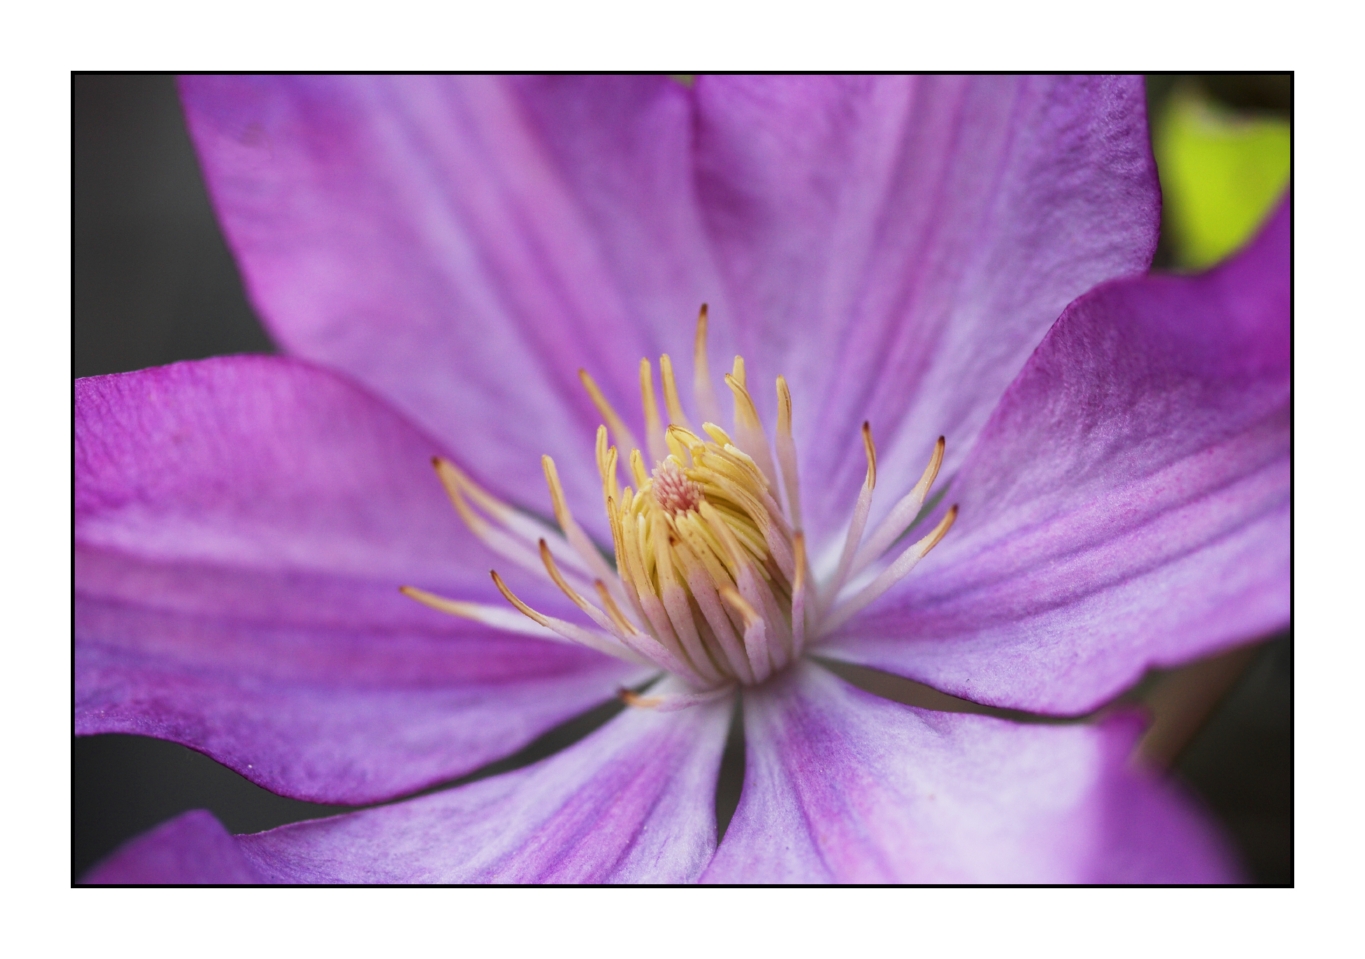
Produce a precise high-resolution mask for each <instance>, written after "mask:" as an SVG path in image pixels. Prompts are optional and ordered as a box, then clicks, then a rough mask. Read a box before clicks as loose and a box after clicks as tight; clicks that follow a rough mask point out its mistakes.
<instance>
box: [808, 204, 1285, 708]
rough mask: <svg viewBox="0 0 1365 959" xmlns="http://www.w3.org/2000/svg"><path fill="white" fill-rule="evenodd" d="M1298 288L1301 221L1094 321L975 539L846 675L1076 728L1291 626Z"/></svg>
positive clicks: (1040, 370) (1114, 290) (980, 518)
mask: <svg viewBox="0 0 1365 959" xmlns="http://www.w3.org/2000/svg"><path fill="white" fill-rule="evenodd" d="M1289 282H1290V274H1289V206H1288V204H1287V203H1286V204H1285V205H1284V206H1283V207H1282V208H1281V209H1280V211H1279V212H1278V213H1277V214H1276V216H1275V217H1274V218H1273V220H1272V221H1271V222H1270V223H1269V225H1268V226H1267V227H1266V229H1265V231H1264V232H1263V233H1262V235H1261V236H1260V237H1259V238H1258V239H1257V240H1256V241H1255V242H1254V243H1253V244H1252V245H1251V246H1250V247H1248V248H1247V249H1246V250H1245V251H1244V252H1243V253H1242V254H1241V255H1240V256H1238V257H1237V258H1236V259H1234V260H1233V261H1231V262H1229V263H1227V264H1226V265H1225V266H1223V267H1222V268H1220V269H1217V270H1214V271H1213V272H1211V273H1208V274H1205V275H1203V276H1197V277H1183V278H1180V277H1161V276H1154V277H1146V278H1142V279H1133V280H1127V281H1123V282H1118V283H1114V284H1111V285H1109V286H1106V287H1102V288H1101V289H1099V290H1096V291H1095V292H1094V293H1092V294H1089V295H1087V296H1086V297H1083V298H1082V299H1080V300H1078V301H1077V302H1076V303H1075V304H1074V305H1073V306H1072V307H1071V308H1070V309H1069V310H1068V311H1067V313H1066V314H1065V315H1064V316H1063V317H1062V319H1061V320H1059V321H1058V323H1057V325H1056V327H1055V328H1054V329H1053V330H1052V332H1051V333H1050V334H1049V336H1048V338H1047V339H1046V340H1045V341H1044V342H1043V344H1042V346H1040V347H1039V349H1038V351H1037V352H1036V353H1035V354H1034V356H1033V357H1032V359H1030V361H1029V364H1028V366H1027V367H1026V368H1025V369H1024V372H1023V373H1022V374H1021V375H1020V377H1019V379H1018V380H1016V381H1015V383H1014V384H1013V386H1011V387H1010V390H1009V392H1008V393H1006V395H1005V398H1004V399H1003V400H1002V402H1001V404H1000V408H999V409H998V410H997V411H996V413H995V415H994V417H993V418H992V420H991V422H990V423H989V424H988V425H987V427H986V429H985V431H984V432H983V434H982V437H981V440H980V442H979V443H978V445H977V447H976V449H975V450H974V451H973V452H972V455H971V457H970V458H969V460H968V461H967V463H966V464H964V466H963V468H962V471H961V473H960V474H959V476H958V478H957V480H956V482H955V483H954V484H953V487H952V490H951V494H950V497H949V498H950V500H951V501H954V502H958V503H960V504H961V513H960V514H959V518H958V521H957V524H956V525H955V526H954V527H953V529H952V531H951V532H950V533H949V534H948V536H947V538H946V539H945V540H944V541H943V542H942V543H941V544H940V545H939V546H938V548H937V549H936V550H935V551H934V552H933V553H931V554H929V557H928V558H927V559H926V560H925V561H924V563H923V564H921V566H920V568H919V569H918V570H916V571H915V573H914V574H912V575H911V576H910V577H908V578H907V579H906V580H905V581H904V583H903V585H902V586H901V587H900V589H899V590H898V591H897V592H896V593H894V594H892V596H891V597H890V598H889V599H883V600H882V601H881V602H880V603H878V604H873V605H872V606H870V607H869V608H868V610H867V612H866V613H865V614H864V615H863V616H862V617H860V618H859V617H855V618H854V619H853V620H852V621H850V622H849V624H848V625H847V626H846V627H845V628H844V629H843V631H842V635H841V636H839V637H836V638H835V639H834V640H832V641H831V653H832V654H833V655H837V656H839V657H841V658H847V659H850V660H853V661H855V662H860V663H864V664H867V665H871V666H877V667H880V668H882V669H886V670H888V671H891V672H895V673H900V674H901V675H905V676H909V677H912V678H914V679H917V680H920V681H922V682H925V683H928V684H930V685H932V686H935V687H937V688H939V689H942V690H944V691H945V692H951V693H955V694H957V695H959V696H964V697H966V698H969V699H973V700H976V701H977V702H983V703H990V704H993V705H1000V706H1012V707H1017V708H1021V709H1030V710H1036V711H1045V712H1060V713H1080V712H1084V711H1086V710H1089V709H1091V708H1093V707H1095V706H1096V705H1098V704H1100V703H1102V702H1104V701H1105V700H1107V699H1108V698H1109V697H1111V696H1113V695H1114V694H1115V693H1117V692H1118V691H1120V690H1121V689H1123V688H1125V687H1126V686H1128V685H1130V684H1131V683H1132V682H1133V681H1135V680H1136V679H1137V678H1138V676H1140V675H1141V673H1142V671H1143V670H1144V669H1146V668H1147V667H1149V666H1162V665H1171V664H1176V663H1181V662H1185V661H1188V660H1190V659H1194V658H1197V657H1199V656H1202V655H1206V654H1209V653H1212V652H1214V651H1216V650H1218V649H1221V648H1224V647H1226V646H1229V645H1233V644H1236V643H1241V642H1246V641H1248V640H1252V639H1256V638H1258V637H1260V636H1264V635H1266V634H1269V633H1271V632H1273V631H1274V630H1276V629H1278V628H1280V627H1281V626H1283V625H1284V624H1286V623H1287V622H1288V621H1289V583H1290V580H1289V561H1290V556H1289V503H1290V488H1289V482H1290V363H1289V311H1290V286H1289ZM835 647H837V651H836V650H835Z"/></svg>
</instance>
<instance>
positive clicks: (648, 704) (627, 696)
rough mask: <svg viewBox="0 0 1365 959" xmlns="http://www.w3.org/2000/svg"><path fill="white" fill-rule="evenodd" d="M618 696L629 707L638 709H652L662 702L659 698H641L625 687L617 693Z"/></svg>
mask: <svg viewBox="0 0 1365 959" xmlns="http://www.w3.org/2000/svg"><path fill="white" fill-rule="evenodd" d="M616 695H617V696H619V697H620V698H621V702H623V703H625V704H626V705H627V706H634V707H635V708H636V709H652V708H654V707H655V706H657V705H659V703H660V702H661V701H662V700H660V699H659V698H658V697H657V696H641V695H640V694H639V693H637V692H634V691H633V690H629V689H626V688H625V687H624V686H622V687H621V688H620V689H618V690H617V691H616Z"/></svg>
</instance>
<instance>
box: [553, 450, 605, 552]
mask: <svg viewBox="0 0 1365 959" xmlns="http://www.w3.org/2000/svg"><path fill="white" fill-rule="evenodd" d="M540 466H541V469H543V470H544V471H545V484H546V485H547V486H549V487H550V502H551V503H552V504H553V506H554V511H555V522H557V523H559V528H560V529H562V530H563V531H564V538H565V539H566V540H568V542H569V545H570V546H572V547H573V550H574V552H575V553H577V554H578V556H579V558H580V559H581V560H582V561H583V564H584V565H585V566H587V568H588V569H589V570H591V571H592V572H593V573H594V574H595V575H597V576H601V577H605V578H612V577H613V576H614V573H613V572H612V569H611V567H610V566H608V565H607V561H606V560H605V559H603V558H602V554H601V553H599V552H598V551H597V547H596V546H595V545H594V544H593V541H592V540H590V539H588V534H587V533H585V532H583V528H582V527H581V526H579V525H578V523H577V521H576V520H574V518H573V513H571V512H570V511H569V502H568V500H567V499H565V497H564V487H563V486H561V485H560V483H559V470H558V469H556V468H555V461H554V460H553V459H551V458H550V457H549V456H548V455H545V456H542V457H541V458H540ZM540 542H541V544H542V546H543V545H544V543H545V540H543V539H542V540H541V541H540Z"/></svg>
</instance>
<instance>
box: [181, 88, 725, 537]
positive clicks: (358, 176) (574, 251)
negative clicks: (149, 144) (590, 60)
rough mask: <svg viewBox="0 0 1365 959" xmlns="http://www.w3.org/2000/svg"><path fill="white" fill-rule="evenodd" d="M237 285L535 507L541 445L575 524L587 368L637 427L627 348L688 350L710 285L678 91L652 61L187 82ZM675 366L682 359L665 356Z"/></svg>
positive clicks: (587, 461) (581, 494)
mask: <svg viewBox="0 0 1365 959" xmlns="http://www.w3.org/2000/svg"><path fill="white" fill-rule="evenodd" d="M181 90H182V95H183V97H184V101H185V105H186V109H187V112H188V115H189V120H190V129H191V132H192V134H193V137H194V140H195V143H196V145H197V147H198V149H199V153H200V156H201V158H202V161H203V164H204V169H205V174H206V177H207V179H208V183H209V187H210V190H211V192H212V194H213V197H214V200H215V202H216V205H217V208H218V213H219V217H220V220H221V222H222V224H223V227H224V230H225V232H226V234H227V237H228V240H229V242H230V244H231V246H232V248H233V250H234V251H235V252H236V254H237V257H238V261H239V263H240V265H241V267H242V270H243V273H244V276H245V279H246V284H247V287H248V289H249V290H250V293H251V297H252V300H253V302H254V303H255V305H256V307H257V309H258V310H259V311H260V313H261V315H262V317H263V318H264V319H265V321H266V323H267V325H268V326H269V327H270V329H271V330H272V332H273V333H274V335H275V337H276V338H277V339H278V340H279V342H281V343H282V344H283V345H284V346H285V347H286V348H287V349H289V350H290V351H291V352H294V353H296V354H298V355H301V356H305V357H307V358H309V359H313V360H318V361H321V362H323V363H325V364H327V365H329V366H333V367H336V368H338V369H342V370H345V371H347V372H348V373H351V374H353V375H354V376H356V377H357V378H358V379H360V380H361V381H362V382H364V383H366V384H367V385H369V386H370V387H372V388H373V389H375V390H377V391H378V392H380V393H381V394H382V395H384V396H385V397H387V398H389V399H390V400H391V401H392V402H393V403H394V404H395V405H396V406H397V407H398V408H399V409H401V410H403V411H404V412H405V413H407V414H408V416H410V417H411V418H412V419H413V420H414V421H415V422H417V423H419V424H421V425H422V426H423V427H424V428H425V429H427V430H428V431H430V432H431V433H432V434H433V435H435V436H438V437H440V438H442V439H443V440H445V441H446V443H447V444H448V445H449V446H450V448H451V449H453V450H455V451H457V452H458V453H460V454H461V456H462V458H463V459H464V460H465V461H466V462H468V463H469V464H470V465H471V467H472V468H473V470H474V471H475V473H476V475H477V476H478V477H479V478H481V479H482V480H483V481H484V482H485V483H486V484H488V485H489V486H491V487H492V488H494V489H496V490H498V491H500V492H501V493H502V494H503V495H505V496H508V497H510V498H512V499H513V500H514V501H516V502H518V503H520V504H522V505H525V506H527V507H534V508H537V509H541V510H542V511H545V510H544V507H545V505H546V502H547V500H546V494H545V491H544V485H543V480H542V478H541V471H540V463H539V457H540V454H541V453H549V454H551V455H553V456H554V457H555V458H556V460H557V461H558V463H559V469H560V475H561V476H562V477H563V479H564V482H565V484H566V487H567V489H568V493H569V496H570V500H571V502H572V503H574V504H575V506H576V507H578V508H580V509H582V510H583V512H584V515H583V516H582V517H580V521H581V522H582V523H584V525H585V526H588V527H589V528H593V529H596V530H598V532H599V533H600V535H601V536H602V538H603V539H609V536H608V535H607V534H606V532H605V530H606V524H605V520H604V519H603V516H602V510H601V493H600V489H601V487H600V481H599V480H598V479H597V476H596V472H595V467H594V459H593V452H592V451H593V442H594V435H595V432H596V429H597V425H598V423H599V422H600V417H599V415H598V414H597V412H596V411H595V410H594V408H593V407H592V405H591V403H590V402H589V400H588V398H587V395H586V394H585V392H584V390H583V388H582V386H581V384H580V383H579V381H578V378H577V370H578V369H579V368H580V367H584V368H587V369H588V370H589V371H590V372H591V373H592V374H593V375H594V376H595V377H596V378H597V379H598V381H599V382H600V383H601V384H602V386H603V389H604V390H605V391H606V393H607V394H608V396H609V397H610V398H611V400H612V401H613V402H614V403H615V404H616V405H617V408H618V409H619V410H620V411H621V412H622V414H623V415H625V416H627V417H628V418H629V419H630V420H631V421H632V422H636V423H638V422H639V416H640V412H639V410H640V405H639V402H640V401H639V388H638V379H637V364H638V362H639V360H640V358H641V357H643V356H655V357H657V356H658V355H659V353H660V351H662V350H671V351H673V354H674V355H675V356H679V354H681V356H680V359H682V358H685V357H687V356H690V344H691V336H692V325H693V323H694V322H695V318H696V311H697V307H698V305H699V304H700V303H701V302H702V301H703V300H705V299H707V298H708V297H712V298H714V294H715V292H716V282H715V281H714V280H711V279H708V278H709V277H711V276H713V275H714V271H713V270H712V268H711V267H710V265H709V264H710V260H709V254H708V253H707V247H706V245H705V243H704V240H703V235H702V228H701V222H700V219H699V217H698V215H697V213H696V207H695V203H694V201H693V191H692V181H691V166H690V152H689V147H690V138H691V109H690V105H689V94H688V92H687V91H686V90H685V89H684V88H683V87H682V86H680V85H679V84H677V83H674V82H672V81H670V80H667V79H666V78H663V77H612V78H583V77H576V78H574V77H552V78H525V77H469V76H465V77H410V76H409V77H394V76H389V77H337V76H333V77H299V76H294V77H245V76H235V77H187V78H185V79H184V80H183V81H182V85H181ZM684 368H687V365H686V364H684Z"/></svg>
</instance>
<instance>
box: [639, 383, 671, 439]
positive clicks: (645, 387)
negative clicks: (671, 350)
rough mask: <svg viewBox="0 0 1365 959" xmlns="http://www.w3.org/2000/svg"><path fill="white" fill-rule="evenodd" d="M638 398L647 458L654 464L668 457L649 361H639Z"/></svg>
mask: <svg viewBox="0 0 1365 959" xmlns="http://www.w3.org/2000/svg"><path fill="white" fill-rule="evenodd" d="M640 396H641V397H642V398H643V400H644V407H645V442H646V443H648V444H649V458H650V459H651V460H653V461H654V462H655V463H657V462H659V461H660V460H662V459H663V458H664V457H665V456H667V455H668V447H667V445H666V444H665V443H664V424H663V423H662V421H660V419H659V404H658V401H656V400H655V399H654V369H653V367H651V366H650V365H649V360H641V361H640Z"/></svg>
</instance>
